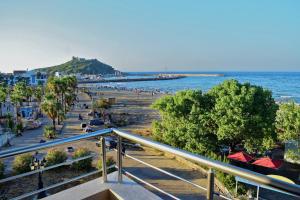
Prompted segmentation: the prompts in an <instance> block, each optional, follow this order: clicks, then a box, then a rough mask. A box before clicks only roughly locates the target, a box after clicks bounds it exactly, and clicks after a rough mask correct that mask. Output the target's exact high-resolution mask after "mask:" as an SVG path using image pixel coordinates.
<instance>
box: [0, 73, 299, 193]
mask: <svg viewBox="0 0 300 200" xmlns="http://www.w3.org/2000/svg"><path fill="white" fill-rule="evenodd" d="M121 74H122V73H121V72H118V73H117V74H98V75H95V74H85V75H79V74H77V75H76V74H68V75H67V74H65V73H63V72H55V73H53V74H49V73H47V72H40V71H14V72H13V74H4V75H2V84H1V88H0V91H1V95H0V96H1V127H2V129H1V134H0V139H1V140H0V141H1V151H7V150H10V149H14V148H22V147H27V146H31V145H35V144H43V143H45V144H47V142H50V141H56V140H60V139H64V138H70V137H74V136H78V135H82V134H88V133H93V132H95V131H99V130H104V129H107V128H119V129H122V130H124V131H130V132H132V133H134V134H137V135H141V136H143V137H147V138H154V139H155V138H161V134H162V135H163V134H164V133H160V131H161V130H160V128H159V129H157V126H156V125H155V123H158V122H159V121H160V120H161V118H162V117H163V119H167V118H169V117H166V116H164V115H165V114H163V113H164V111H163V110H160V109H164V108H163V107H161V108H160V103H159V102H160V101H162V100H163V99H165V98H169V97H170V94H167V93H163V92H160V91H157V90H155V91H147V90H140V89H128V88H127V89H126V88H120V87H109V86H106V85H98V84H93V83H97V81H100V83H101V81H103V80H106V82H110V80H112V82H115V81H118V80H119V81H120V82H122V81H124V75H122V76H121ZM120 76H121V79H120ZM187 76H189V75H187ZM193 76H194V75H193ZM199 76H200V77H201V76H203V74H200V75H199ZM122 77H123V78H122ZM145 77H146V78H145V79H146V80H145V81H156V79H154V80H147V76H145ZM166 77H167V78H166ZM183 77H184V76H183V75H179V74H176V75H175V77H173V76H171V78H172V79H168V78H169V77H168V76H166V75H164V76H162V75H158V76H157V78H158V80H173V79H174V80H176V79H177V78H183ZM125 79H126V80H127V81H131V79H128V78H125ZM143 79H144V78H138V79H133V80H132V81H143ZM87 80H91V82H86V81H87ZM177 95H181V93H178V94H175V96H173V97H172V98H178V97H179V96H178V97H176V96H177ZM176 101H177V100H176ZM157 106H159V107H157ZM294 106H296V105H294ZM158 111H159V112H158ZM176 112H178V111H176ZM179 126H181V125H179ZM165 128H166V130H167V129H168V127H167V126H166V127H165ZM178 128H179V127H178ZM158 134H159V135H158ZM174 139H176V138H173V139H172V140H174ZM106 140H107V142H106V143H107V144H106V145H108V148H110V147H111V148H113V147H115V144H116V143H115V141H116V139H115V137H114V136H107V137H106ZM160 140H162V139H158V141H160ZM164 140H165V139H164ZM167 141H168V139H167V140H166V142H167ZM286 141H287V140H286ZM291 142H292V140H288V142H287V143H286V145H285V150H284V149H282V147H276V148H274V147H273V148H271V149H269V150H268V151H266V152H265V153H263V152H261V151H260V150H255V151H256V152H257V153H256V154H253V153H252V154H250V153H247V152H246V151H247V149H246V148H245V146H244V147H242V146H239V145H240V144H239V143H236V144H235V145H234V146H229V145H224V144H222V145H220V146H219V147H218V148H219V150H218V151H217V152H218V153H217V154H216V155H217V156H220V157H223V159H225V157H226V156H227V159H229V161H230V163H231V164H234V165H237V166H241V167H244V168H246V169H251V170H253V167H252V165H250V164H249V163H250V162H251V161H252V160H256V161H255V162H257V163H259V162H262V164H258V165H265V167H256V168H255V171H257V172H260V173H266V172H268V173H272V174H273V173H275V171H274V170H276V173H275V174H277V175H279V174H281V175H284V176H288V177H289V180H290V179H292V180H293V181H294V182H299V178H300V177H299V173H298V172H299V165H298V164H297V162H298V161H299V160H297V153H296V151H295V145H297V143H291ZM200 143H201V142H200V141H199V144H200ZM99 144H100V143H99V138H94V139H88V140H83V141H80V142H75V143H72V144H70V145H69V144H64V145H59V146H58V147H56V148H52V149H50V150H41V151H37V152H35V155H34V157H35V158H37V159H43V160H45V161H43V162H45V163H43V164H45V166H46V168H47V166H49V164H47V163H49V162H53V163H52V164H51V165H60V164H59V163H61V162H67V161H69V162H71V163H73V162H75V164H76V161H74V160H76V159H77V158H80V157H82V156H89V155H94V156H95V155H96V156H99ZM207 144H209V143H207ZM244 145H246V144H244ZM293 145H294V146H293ZM126 146H127V147H126V148H127V150H126V152H127V153H128V154H132V155H133V154H134V155H135V156H136V157H137V158H140V159H143V161H145V162H146V161H147V162H149V163H151V164H153V165H155V166H157V167H159V166H160V167H166V166H168V167H169V168H170V169H172V171H174V172H176V175H181V176H186V175H188V174H190V175H193V177H194V178H193V180H194V182H195V183H197V184H198V185H200V186H202V187H205V185H206V175H205V172H204V171H203V170H204V169H203V168H201V167H200V166H195V165H193V163H190V162H189V161H187V160H182V159H177V157H174V156H172V155H168V154H162V152H159V151H156V150H154V149H152V148H148V147H146V146H140V144H138V143H132V142H131V141H126ZM207 148H208V147H206V149H207ZM231 148H234V149H231ZM296 149H297V148H296ZM124 151H125V150H124ZM205 151H206V150H205ZM248 152H251V151H248ZM292 152H295V153H296V154H291V153H292ZM262 153H263V155H261V154H262ZM108 155H109V160H110V162H111V163H116V160H117V158H116V155H115V154H114V153H113V152H108ZM150 155H151V156H150ZM264 155H267V156H268V159H269V160H266V161H260V160H259V159H255V158H254V157H255V156H258V157H261V159H262V160H263V159H265V157H264ZM224 156H225V157H224ZM147 157H148V158H147ZM152 157H155V159H156V160H152ZM31 158H32V155H31V154H24V155H20V156H19V157H15V158H14V159H13V158H12V157H9V158H7V159H3V160H2V161H1V163H0V165H1V166H0V167H1V170H0V172H1V176H2V177H6V178H4V180H6V179H7V180H10V178H9V177H10V176H15V174H20V173H24V172H25V174H26V173H29V175H28V176H24V177H23V176H21V177H20V178H17V179H15V180H11V181H9V182H6V184H5V185H2V187H1V191H2V195H4V196H5V198H13V197H15V196H19V195H22V194H23V193H24V190H26V191H27V190H28V191H29V190H34V189H35V188H36V186H35V185H36V183H35V182H32V178H33V179H35V178H34V176H35V174H33V175H30V173H31V172H30V167H29V166H30V165H31V163H32V159H31ZM215 158H216V159H219V158H218V157H215ZM80 162H81V164H82V165H83V167H82V166H81V165H79V166H77V165H76V166H77V167H79V168H78V169H77V170H74V169H75V168H76V167H75V168H74V166H73V165H74V163H73V164H70V165H71V168H70V170H69V172H68V173H66V172H65V171H64V170H63V171H62V170H55V171H52V170H47V171H45V173H44V174H43V177H42V178H39V182H38V183H39V186H38V189H40V190H41V189H43V188H44V186H43V185H49V184H56V183H58V182H59V181H62V180H64V179H70V178H71V177H74V176H75V177H76V176H78V173H82V172H83V171H85V170H87V171H89V170H91V169H92V168H94V167H96V168H97V166H98V165H99V161H97V159H91V160H90V161H87V163H89V164H87V166H85V165H86V164H83V163H84V162H85V160H83V161H80ZM80 162H78V163H80ZM268 162H269V163H268ZM26 163H27V164H26ZM243 163H245V164H243ZM24 165H25V166H24ZM27 165H28V166H27ZM84 166H85V167H84ZM124 166H126V168H127V170H129V172H131V173H135V174H144V175H143V176H144V178H146V179H147V180H148V181H149V182H150V183H152V184H158V185H159V186H160V187H162V188H163V189H164V190H167V191H171V192H173V193H177V195H179V196H180V195H181V194H180V192H179V193H178V191H177V190H176V191H173V190H172V189H171V188H172V185H173V184H176V186H178V185H181V186H182V187H188V188H189V195H190V196H191V197H193V198H194V197H197V196H198V195H201V193H199V191H197V190H195V188H193V187H191V186H189V185H187V184H186V183H182V182H174V180H172V181H168V180H164V179H163V177H165V178H167V176H166V175H165V174H161V176H162V180H164V181H162V182H161V183H157V182H156V180H155V176H153V174H152V173H151V170H150V171H149V169H146V168H144V167H142V166H141V165H137V163H136V162H134V161H132V160H130V159H127V158H124ZM137 166H139V167H137ZM267 166H268V167H270V169H268V170H266V167H267ZM268 167H267V168H268ZM73 168H74V169H73ZM278 169H280V170H278ZM183 171H184V173H183ZM17 176H19V175H17ZM93 177H94V176H91V177H89V178H88V179H85V180H84V181H88V180H92V179H93ZM228 178H229V177H228ZM220 180H221V179H220ZM41 181H42V183H43V184H42V185H41ZM237 181H240V182H242V183H243V179H237ZM78 183H79V182H76V181H75V182H73V183H72V184H69V185H68V186H64V187H63V188H54V189H51V190H47V193H45V192H44V193H38V197H39V196H40V197H43V196H44V197H45V196H47V195H50V194H54V193H57V192H59V191H62V190H64V189H66V188H69V187H74V186H75V185H77V184H78ZM0 184H1V180H0ZM244 184H245V183H244ZM13 185H18V187H12V186H13ZM230 187H231V186H229V185H228V183H224V182H223V183H222V180H221V181H220V182H217V183H216V189H217V190H218V191H219V192H220V193H221V194H232V191H231V189H230ZM151 191H153V192H155V193H156V191H154V190H151ZM264 195H269V196H272V195H273V194H272V193H270V194H268V193H267V192H265V194H264ZM276 195H278V194H276ZM4 196H3V197H4Z"/></svg>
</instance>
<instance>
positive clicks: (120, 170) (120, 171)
mask: <svg viewBox="0 0 300 200" xmlns="http://www.w3.org/2000/svg"><path fill="white" fill-rule="evenodd" d="M117 148H118V150H117V154H118V155H117V164H118V182H119V183H122V137H121V136H119V135H118V145H117Z"/></svg>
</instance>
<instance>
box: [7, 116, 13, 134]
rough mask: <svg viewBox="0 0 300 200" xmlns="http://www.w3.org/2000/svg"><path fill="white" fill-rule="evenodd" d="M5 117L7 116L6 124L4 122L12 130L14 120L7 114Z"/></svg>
mask: <svg viewBox="0 0 300 200" xmlns="http://www.w3.org/2000/svg"><path fill="white" fill-rule="evenodd" d="M6 118H7V124H6V125H7V127H8V128H10V129H11V130H13V128H14V120H13V118H12V116H11V115H9V114H8V115H7V116H6Z"/></svg>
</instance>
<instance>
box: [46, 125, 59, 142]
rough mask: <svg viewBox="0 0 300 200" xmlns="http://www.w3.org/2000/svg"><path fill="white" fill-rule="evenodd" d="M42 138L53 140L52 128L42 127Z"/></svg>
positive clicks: (53, 132) (54, 133) (54, 132)
mask: <svg viewBox="0 0 300 200" xmlns="http://www.w3.org/2000/svg"><path fill="white" fill-rule="evenodd" d="M44 137H46V138H48V139H54V138H55V137H56V131H55V129H54V127H53V126H45V127H44Z"/></svg>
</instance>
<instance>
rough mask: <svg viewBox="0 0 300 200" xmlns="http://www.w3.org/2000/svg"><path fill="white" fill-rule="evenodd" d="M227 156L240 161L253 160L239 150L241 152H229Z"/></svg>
mask: <svg viewBox="0 0 300 200" xmlns="http://www.w3.org/2000/svg"><path fill="white" fill-rule="evenodd" d="M227 158H229V159H231V160H237V161H240V162H249V161H251V160H253V158H252V157H251V156H250V155H249V154H247V153H245V152H243V151H241V152H237V153H234V154H230V155H229V156H227Z"/></svg>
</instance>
